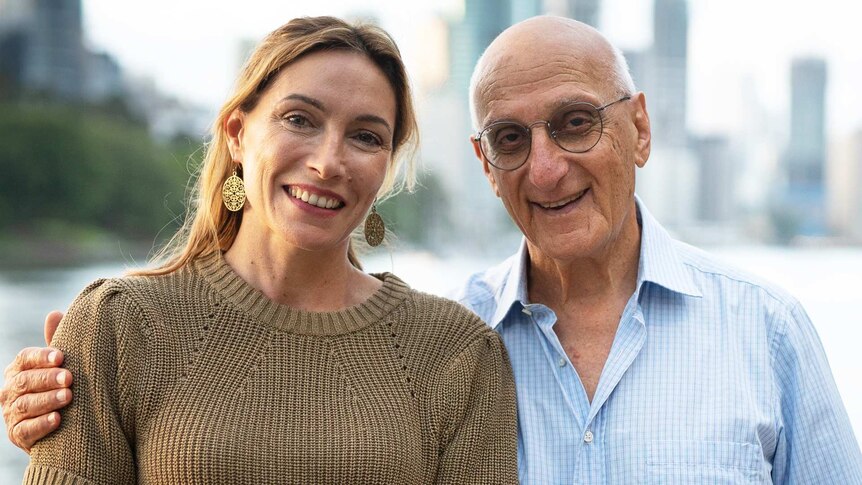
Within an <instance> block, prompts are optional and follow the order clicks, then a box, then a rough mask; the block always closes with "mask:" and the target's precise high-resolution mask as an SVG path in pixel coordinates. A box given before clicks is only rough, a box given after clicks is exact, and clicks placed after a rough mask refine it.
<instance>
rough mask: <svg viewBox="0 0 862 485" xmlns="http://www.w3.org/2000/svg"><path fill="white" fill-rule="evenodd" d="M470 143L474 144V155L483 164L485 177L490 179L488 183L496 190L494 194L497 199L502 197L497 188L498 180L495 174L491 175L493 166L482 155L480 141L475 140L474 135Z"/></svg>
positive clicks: (471, 136)
mask: <svg viewBox="0 0 862 485" xmlns="http://www.w3.org/2000/svg"><path fill="white" fill-rule="evenodd" d="M470 143H472V144H473V153H475V154H476V158H478V159H479V161H480V162H482V170H484V171H485V177H487V178H488V182H490V184H491V189H493V190H494V194H495V195H496V196H497V197H500V190H499V189H498V188H497V180H496V179H494V174H493V173H491V164H489V163H488V160H487V159H486V158H485V156H484V155H482V149H481V148H480V147H479V141H478V140H476V139H475V138H473V135H470Z"/></svg>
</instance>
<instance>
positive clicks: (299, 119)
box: [282, 114, 311, 128]
mask: <svg viewBox="0 0 862 485" xmlns="http://www.w3.org/2000/svg"><path fill="white" fill-rule="evenodd" d="M282 120H284V121H285V122H287V123H288V124H290V125H292V126H295V127H297V128H307V127H310V126H311V122H310V121H308V118H306V117H305V116H302V115H299V114H290V115H287V116H285V117H283V118H282Z"/></svg>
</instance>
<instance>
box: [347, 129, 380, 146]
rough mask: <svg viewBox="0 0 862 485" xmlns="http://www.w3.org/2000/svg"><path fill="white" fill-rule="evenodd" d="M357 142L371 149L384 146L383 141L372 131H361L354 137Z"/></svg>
mask: <svg viewBox="0 0 862 485" xmlns="http://www.w3.org/2000/svg"><path fill="white" fill-rule="evenodd" d="M354 138H355V139H356V140H358V141H359V142H360V143H362V144H364V145H368V146H369V147H379V146H381V145H383V141H382V140H381V139H380V137H378V136H377V135H375V134H374V133H371V132H370V131H361V132H359V133H357V134H356V136H354Z"/></svg>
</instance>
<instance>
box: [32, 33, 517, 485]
mask: <svg viewBox="0 0 862 485" xmlns="http://www.w3.org/2000/svg"><path fill="white" fill-rule="evenodd" d="M415 132H416V122H415V120H414V116H413V108H412V105H411V99H410V92H409V87H408V84H407V80H406V75H405V72H404V68H403V65H402V63H401V59H400V57H399V53H398V50H397V48H396V46H395V45H394V43H393V42H392V40H391V39H390V38H389V37H388V36H387V35H386V34H385V33H384V32H383V31H381V30H380V29H378V28H376V27H369V26H350V25H348V24H346V23H344V22H342V21H340V20H338V19H334V18H331V17H320V18H305V19H295V20H292V21H290V22H289V23H287V24H286V25H284V26H283V27H281V28H279V29H278V30H276V31H275V32H273V33H272V34H270V35H269V36H268V37H267V38H266V39H265V40H264V41H263V42H262V43H261V45H260V46H259V47H258V48H257V50H256V51H255V52H254V54H253V55H252V56H251V58H250V60H249V61H248V63H247V64H246V66H245V67H244V69H243V71H242V73H241V74H240V77H239V80H238V82H237V85H236V89H235V92H234V94H233V95H232V96H231V98H230V99H229V100H228V101H227V102H226V103H225V105H224V106H223V107H222V110H221V112H220V113H219V116H218V118H217V120H216V123H215V124H214V128H213V138H212V141H211V143H210V144H209V146H208V148H207V154H206V157H205V160H204V165H203V168H202V172H201V175H200V177H199V180H198V181H197V186H196V189H197V191H196V196H195V197H194V198H193V206H194V212H193V214H192V215H191V216H190V217H189V219H188V221H187V223H186V225H185V227H184V229H183V230H182V231H181V232H180V233H178V234H177V236H176V237H175V238H174V241H172V245H171V246H170V247H171V248H174V249H172V250H171V249H169V250H168V252H167V253H166V256H167V257H166V258H165V259H163V261H164V263H163V264H162V265H161V266H159V267H158V268H156V269H153V270H146V271H140V272H138V273H136V274H135V275H133V276H130V277H126V278H122V279H114V280H100V281H97V282H95V283H93V284H91V285H90V286H89V287H88V288H86V289H85V290H84V292H83V293H82V294H81V295H79V297H78V298H77V299H76V300H75V302H74V303H73V305H72V307H71V308H70V309H69V312H68V314H67V315H66V317H65V318H64V320H63V322H62V323H61V325H60V327H59V329H58V330H57V333H56V335H55V336H54V340H53V342H52V344H53V345H54V346H56V347H58V348H59V349H61V350H62V351H63V352H64V353H65V358H66V361H65V364H66V367H67V368H68V369H69V370H70V371H71V372H72V375H74V376H75V382H76V387H75V400H74V401H73V402H72V404H71V405H70V406H69V408H68V409H67V410H66V411H65V412H64V414H63V422H62V424H61V426H60V428H59V429H58V430H57V431H56V432H55V433H53V434H51V435H50V436H48V437H47V438H45V439H44V440H42V441H40V442H39V443H37V444H36V445H35V446H34V447H33V448H32V450H31V463H30V466H29V467H28V469H27V471H26V474H25V478H24V482H25V483H67V482H69V483H78V482H76V480H80V481H82V482H83V481H87V480H88V481H87V482H86V483H134V482H137V481H140V482H147V483H172V484H173V483H240V482H242V483H274V482H278V483H410V484H414V483H431V482H436V483H471V484H473V483H494V484H498V483H514V482H516V481H517V478H516V477H517V470H516V467H517V463H516V435H515V433H516V431H515V409H514V383H513V380H512V377H511V370H510V368H509V364H508V360H507V356H506V353H505V350H504V348H503V345H502V343H501V341H500V339H499V337H498V336H497V335H496V334H495V333H494V332H493V331H491V330H489V329H488V328H487V327H486V326H485V325H484V324H483V323H482V322H481V321H480V320H479V319H478V318H477V317H476V316H474V315H473V314H471V313H470V312H468V311H467V310H465V309H463V308H461V307H460V306H458V305H457V304H455V303H452V302H449V301H446V300H442V299H439V298H436V297H431V296H429V295H425V294H422V293H418V292H416V291H413V290H411V289H410V288H409V287H408V286H407V285H406V284H404V283H403V282H402V281H401V280H399V279H398V278H397V277H395V276H393V275H391V274H382V275H374V276H372V275H368V274H365V273H363V272H362V271H361V270H360V267H359V264H358V262H357V259H356V257H355V255H354V254H353V251H352V249H351V243H350V236H351V233H352V232H353V231H354V229H356V228H357V227H358V226H360V225H361V224H362V223H363V220H364V219H365V216H366V214H367V213H368V212H369V209H370V211H371V215H370V216H369V219H370V222H369V223H368V224H366V227H367V229H369V231H368V232H369V234H367V236H368V237H369V238H371V239H373V237H374V236H376V235H379V227H375V223H374V220H375V217H376V214H375V213H374V208H373V204H374V203H375V200H376V199H378V198H381V197H385V196H386V195H387V194H389V193H390V192H391V191H392V190H393V188H395V187H396V186H397V185H398V184H397V182H396V179H397V177H396V175H397V174H398V173H399V162H398V160H399V157H398V155H401V154H403V152H405V151H408V150H409V149H410V148H411V146H412V144H413V143H414V138H415ZM408 173H409V171H408ZM409 179H410V177H409V175H408V177H407V180H408V181H409ZM375 232H376V233H378V234H374V233H375Z"/></svg>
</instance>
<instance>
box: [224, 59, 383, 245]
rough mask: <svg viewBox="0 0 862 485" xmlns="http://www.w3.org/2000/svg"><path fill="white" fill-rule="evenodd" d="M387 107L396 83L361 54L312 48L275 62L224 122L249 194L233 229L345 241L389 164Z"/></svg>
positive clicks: (293, 239)
mask: <svg viewBox="0 0 862 485" xmlns="http://www.w3.org/2000/svg"><path fill="white" fill-rule="evenodd" d="M395 113H396V100H395V92H394V91H393V89H392V87H391V86H390V84H389V82H388V80H387V79H386V77H385V75H384V74H383V72H382V71H381V70H380V69H379V68H378V67H377V66H376V65H375V64H374V63H373V62H372V61H371V60H369V59H368V58H367V57H365V56H363V55H361V54H358V53H354V52H346V51H337V50H336V51H322V52H316V53H313V54H309V55H307V56H304V57H301V58H300V59H299V60H297V61H296V62H293V63H292V64H289V65H288V66H286V67H285V68H283V69H282V70H281V71H280V73H279V74H278V75H277V77H276V78H275V79H273V80H272V81H271V82H270V85H269V86H268V87H267V89H266V90H265V92H264V93H263V95H262V96H261V98H260V100H259V101H258V103H257V106H255V108H254V109H253V110H251V111H250V112H248V113H243V112H241V111H239V110H237V111H235V112H234V113H233V114H232V115H231V117H230V118H229V120H228V122H227V124H226V128H227V132H228V135H229V144H230V149H231V154H232V156H233V158H234V160H236V161H237V162H239V163H241V164H242V169H243V179H244V181H245V190H246V195H247V201H246V204H245V207H244V209H243V210H244V213H243V219H242V227H241V228H240V231H241V232H244V231H251V234H253V235H254V237H255V238H270V239H273V238H276V239H278V240H280V241H284V242H286V243H287V244H289V245H291V246H294V247H297V248H301V249H306V250H321V249H330V248H333V247H337V246H339V245H345V246H346V244H347V241H348V238H349V236H350V233H351V231H353V229H354V228H356V227H357V226H358V225H359V224H360V223H361V222H362V220H363V218H364V216H365V214H366V212H367V211H368V209H369V207H370V206H371V204H372V203H373V202H374V198H375V197H376V195H377V191H378V189H379V188H380V186H381V184H382V183H383V179H384V176H385V175H386V171H387V169H388V167H389V164H390V161H391V158H392V149H393V147H392V137H393V133H394V131H395ZM273 240H274V239H273Z"/></svg>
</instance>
